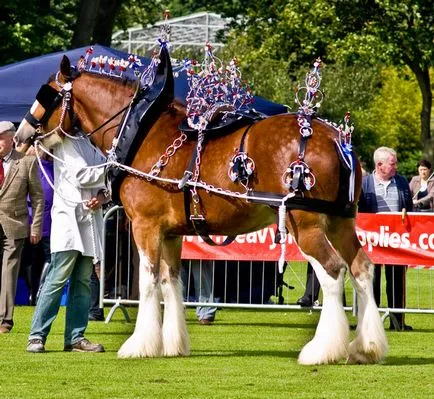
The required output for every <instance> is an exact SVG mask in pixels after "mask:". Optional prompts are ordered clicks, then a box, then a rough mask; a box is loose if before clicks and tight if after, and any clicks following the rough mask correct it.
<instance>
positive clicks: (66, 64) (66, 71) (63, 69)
mask: <svg viewBox="0 0 434 399" xmlns="http://www.w3.org/2000/svg"><path fill="white" fill-rule="evenodd" d="M60 73H61V74H62V75H63V76H65V77H69V76H70V75H71V61H69V58H68V57H67V56H66V55H64V56H63V58H62V61H61V62H60Z"/></svg>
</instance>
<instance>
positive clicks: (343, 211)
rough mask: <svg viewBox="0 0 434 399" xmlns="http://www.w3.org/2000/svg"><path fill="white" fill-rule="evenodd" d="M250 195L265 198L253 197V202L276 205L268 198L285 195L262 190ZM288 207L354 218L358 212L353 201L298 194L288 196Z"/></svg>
mask: <svg viewBox="0 0 434 399" xmlns="http://www.w3.org/2000/svg"><path fill="white" fill-rule="evenodd" d="M247 195H248V196H257V197H262V198H265V199H252V200H251V202H253V203H257V204H264V205H269V206H271V207H276V202H275V201H267V199H266V198H270V199H271V198H273V199H283V198H284V197H285V196H284V195H281V194H273V193H267V192H261V191H253V190H252V191H249V192H248V193H247ZM285 206H286V208H287V209H289V210H292V209H296V210H302V211H308V212H319V213H325V214H326V215H329V216H340V217H344V218H354V217H356V214H357V205H356V204H351V203H345V202H342V201H339V200H337V201H327V200H322V199H318V198H305V197H302V196H298V197H297V196H296V197H291V198H288V199H287V200H286V201H285Z"/></svg>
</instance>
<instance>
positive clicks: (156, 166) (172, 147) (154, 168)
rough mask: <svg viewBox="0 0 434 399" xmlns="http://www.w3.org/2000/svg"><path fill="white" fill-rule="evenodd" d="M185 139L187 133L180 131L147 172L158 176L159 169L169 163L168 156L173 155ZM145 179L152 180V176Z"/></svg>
mask: <svg viewBox="0 0 434 399" xmlns="http://www.w3.org/2000/svg"><path fill="white" fill-rule="evenodd" d="M186 140H187V135H186V134H185V133H184V132H181V135H180V136H179V137H177V138H176V139H175V140H174V141H173V143H172V144H171V145H169V146H168V147H167V148H166V151H165V152H164V154H163V155H161V156H160V158H159V159H158V161H157V162H156V163H155V164H154V165H153V166H152V168H151V170H150V171H149V174H150V175H152V176H158V175H159V174H160V172H161V169H163V168H164V167H165V166H166V165H167V164H168V163H169V160H170V158H171V157H173V156H174V155H175V153H176V151H177V150H178V149H179V148H181V147H182V145H183V144H184V143H185V141H186ZM146 179H147V180H148V181H151V180H152V178H150V177H147V178H146Z"/></svg>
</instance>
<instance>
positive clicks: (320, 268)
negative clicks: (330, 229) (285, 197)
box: [288, 214, 349, 365]
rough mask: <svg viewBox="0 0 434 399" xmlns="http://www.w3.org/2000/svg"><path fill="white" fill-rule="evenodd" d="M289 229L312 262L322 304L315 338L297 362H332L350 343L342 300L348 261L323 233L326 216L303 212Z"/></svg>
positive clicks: (336, 360)
mask: <svg viewBox="0 0 434 399" xmlns="http://www.w3.org/2000/svg"><path fill="white" fill-rule="evenodd" d="M301 217H302V218H303V219H307V220H303V221H301V220H298V222H299V223H295V220H294V219H291V220H290V221H291V223H290V225H288V228H289V229H290V230H292V231H293V233H294V234H295V237H296V239H297V243H298V245H299V247H300V250H301V251H302V253H303V255H304V256H305V258H306V259H307V260H308V261H309V262H310V263H311V265H312V267H313V268H314V270H315V273H316V275H317V277H318V280H319V282H320V284H321V288H322V290H323V306H322V311H321V315H320V319H319V322H318V326H317V329H316V332H315V336H314V338H313V339H312V340H311V341H310V342H308V343H307V344H306V345H305V346H304V348H303V349H302V351H301V352H300V355H299V357H298V362H299V363H300V364H306V365H307V364H327V363H335V362H338V361H339V360H341V359H344V358H346V357H347V354H348V342H349V326H348V320H347V318H346V315H345V311H344V308H343V303H342V294H343V287H344V276H345V270H346V267H347V264H346V262H345V260H344V259H343V258H342V257H341V256H340V255H339V254H338V253H337V251H336V250H335V248H334V247H333V246H332V244H331V243H330V241H329V240H328V238H327V236H326V234H325V227H324V226H325V225H326V219H325V218H326V217H325V216H322V215H319V214H317V215H315V214H310V215H306V214H304V215H302V216H301Z"/></svg>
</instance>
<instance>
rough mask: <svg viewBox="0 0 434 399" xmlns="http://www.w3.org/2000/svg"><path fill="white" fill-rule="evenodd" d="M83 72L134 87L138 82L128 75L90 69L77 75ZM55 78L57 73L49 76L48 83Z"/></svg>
mask: <svg viewBox="0 0 434 399" xmlns="http://www.w3.org/2000/svg"><path fill="white" fill-rule="evenodd" d="M82 74H83V75H88V76H92V77H93V78H96V79H105V80H108V81H110V82H119V83H120V84H121V85H122V86H128V87H133V86H134V85H136V84H137V79H133V78H130V77H128V76H122V77H114V76H111V75H107V74H101V73H96V72H89V71H81V72H80V73H79V74H78V75H77V77H78V76H80V75H82ZM55 79H56V74H55V73H53V74H51V75H50V77H49V78H48V81H47V83H50V82H53V81H54V80H55Z"/></svg>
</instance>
